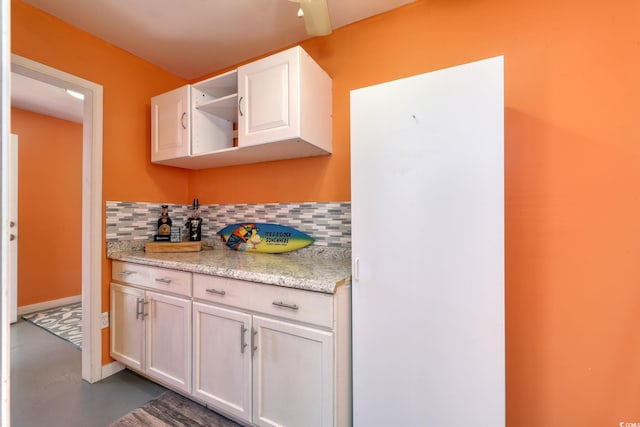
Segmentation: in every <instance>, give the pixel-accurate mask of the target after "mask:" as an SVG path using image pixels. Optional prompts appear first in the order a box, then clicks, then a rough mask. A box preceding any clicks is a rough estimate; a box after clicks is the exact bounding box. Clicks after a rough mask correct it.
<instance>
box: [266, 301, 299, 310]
mask: <svg viewBox="0 0 640 427" xmlns="http://www.w3.org/2000/svg"><path fill="white" fill-rule="evenodd" d="M273 305H277V306H278V307H282V308H289V309H291V310H297V309H298V308H300V307H298V304H287V303H286V302H282V301H274V302H273Z"/></svg>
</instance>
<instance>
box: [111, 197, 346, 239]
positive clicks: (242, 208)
mask: <svg viewBox="0 0 640 427" xmlns="http://www.w3.org/2000/svg"><path fill="white" fill-rule="evenodd" d="M160 205H161V203H146V202H115V201H108V202H107V203H106V212H107V233H106V235H107V242H116V241H122V240H144V241H146V240H151V239H153V235H154V234H156V233H157V223H158V218H159V217H160ZM190 213H191V205H190V204H188V205H171V204H170V205H169V217H170V218H171V220H172V221H173V225H174V226H181V227H182V228H183V229H184V224H185V223H186V222H187V218H188V217H189V215H190ZM200 216H201V217H202V218H203V223H202V236H203V239H213V238H217V235H216V232H217V231H218V230H220V229H222V228H224V227H225V226H227V225H230V224H235V223H239V222H262V223H276V224H281V225H287V226H289V227H293V228H296V229H298V230H300V231H302V232H304V233H307V234H308V235H310V236H311V237H313V238H314V239H315V241H314V243H313V245H314V246H325V247H336V248H350V247H351V203H350V202H306V203H268V204H228V205H217V204H212V205H200Z"/></svg>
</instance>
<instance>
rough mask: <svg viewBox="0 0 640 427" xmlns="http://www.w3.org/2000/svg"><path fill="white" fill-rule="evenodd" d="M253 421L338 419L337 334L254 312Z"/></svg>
mask: <svg viewBox="0 0 640 427" xmlns="http://www.w3.org/2000/svg"><path fill="white" fill-rule="evenodd" d="M253 327H254V329H255V331H256V336H255V346H256V349H255V355H254V358H253V422H254V423H255V424H256V425H259V426H307V427H313V426H317V427H319V426H332V425H333V400H334V399H333V398H334V396H333V378H334V375H333V334H332V333H331V332H325V331H321V330H317V329H313V328H308V327H304V326H299V325H294V324H291V323H288V322H282V321H278V320H272V319H267V318H264V317H259V316H254V318H253Z"/></svg>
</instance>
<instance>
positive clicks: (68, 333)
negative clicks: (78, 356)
mask: <svg viewBox="0 0 640 427" xmlns="http://www.w3.org/2000/svg"><path fill="white" fill-rule="evenodd" d="M22 318H23V319H24V320H26V321H27V322H30V323H33V324H34V325H36V326H39V327H41V328H42V329H44V330H46V331H47V332H51V333H52V334H54V335H56V336H58V337H60V338H62V339H63V340H65V341H69V342H70V343H71V344H73V345H75V346H76V347H78V348H81V347H82V329H81V326H82V303H80V302H78V303H75V304H70V305H64V306H62V307H55V308H50V309H47V310H43V311H39V312H36V313H29V314H24V315H22Z"/></svg>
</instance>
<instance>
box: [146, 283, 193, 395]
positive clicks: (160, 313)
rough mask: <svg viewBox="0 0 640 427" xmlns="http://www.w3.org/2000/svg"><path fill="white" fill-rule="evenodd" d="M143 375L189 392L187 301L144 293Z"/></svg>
mask: <svg viewBox="0 0 640 427" xmlns="http://www.w3.org/2000/svg"><path fill="white" fill-rule="evenodd" d="M145 305H146V307H145V317H146V319H147V328H146V329H147V334H146V338H147V340H146V342H147V345H146V348H147V353H146V363H145V371H146V372H147V374H148V375H149V376H151V377H154V378H156V379H158V380H159V381H161V382H164V383H166V384H168V385H171V386H174V387H176V388H178V389H180V390H182V391H185V392H191V370H190V368H189V367H190V365H191V363H190V362H191V323H190V322H191V301H190V300H188V299H184V298H177V297H173V296H169V295H163V294H158V293H155V292H147V304H145Z"/></svg>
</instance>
